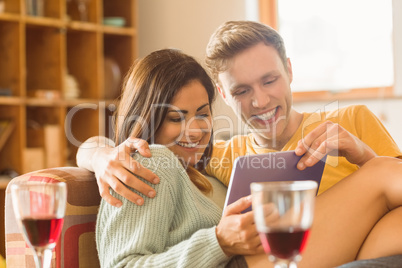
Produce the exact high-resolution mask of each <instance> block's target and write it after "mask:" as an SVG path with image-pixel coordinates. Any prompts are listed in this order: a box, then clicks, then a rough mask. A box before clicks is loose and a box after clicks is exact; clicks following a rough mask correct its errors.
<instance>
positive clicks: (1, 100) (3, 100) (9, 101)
mask: <svg viewBox="0 0 402 268" xmlns="http://www.w3.org/2000/svg"><path fill="white" fill-rule="evenodd" d="M20 104H25V101H24V99H23V98H20V97H2V96H0V105H20Z"/></svg>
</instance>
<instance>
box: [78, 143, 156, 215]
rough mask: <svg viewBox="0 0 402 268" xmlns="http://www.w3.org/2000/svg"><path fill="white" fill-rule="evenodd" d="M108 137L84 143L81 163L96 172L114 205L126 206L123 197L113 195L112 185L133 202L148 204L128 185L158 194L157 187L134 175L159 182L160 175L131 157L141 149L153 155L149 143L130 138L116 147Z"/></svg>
mask: <svg viewBox="0 0 402 268" xmlns="http://www.w3.org/2000/svg"><path fill="white" fill-rule="evenodd" d="M104 139H106V138H104V137H93V138H90V139H89V140H87V141H85V143H83V144H82V145H81V146H80V148H79V151H78V154H77V164H78V166H80V167H84V168H86V169H88V170H91V171H94V172H95V177H96V181H97V183H98V187H99V193H100V195H101V196H102V198H103V199H105V201H106V202H108V203H109V204H111V205H112V206H115V207H120V206H121V205H122V202H121V201H120V200H119V199H117V198H114V197H113V196H112V195H111V194H110V192H109V188H110V187H111V188H112V189H113V190H114V191H115V192H116V193H118V194H119V195H121V196H122V197H124V198H126V199H128V200H130V201H131V202H133V203H135V204H137V205H142V204H144V199H143V198H142V197H141V196H140V195H138V194H137V193H135V192H133V191H131V190H130V189H128V188H127V186H130V187H132V188H134V189H135V190H137V191H138V192H140V193H142V194H144V195H146V196H148V197H151V198H152V197H155V195H156V192H155V190H154V189H153V188H152V187H151V186H149V185H147V184H146V183H144V182H143V181H141V180H140V179H138V178H137V177H136V176H134V175H133V174H136V175H137V176H140V177H142V178H144V179H146V180H147V181H149V182H151V183H154V184H157V183H159V178H158V177H157V176H156V175H155V174H154V173H153V172H151V171H150V170H148V169H146V168H144V167H143V166H142V165H141V164H140V163H138V162H137V161H135V160H134V159H133V158H132V157H131V156H130V155H131V154H132V153H134V152H135V151H138V152H139V153H140V154H141V155H143V156H145V157H150V156H151V153H150V151H149V146H148V143H147V142H146V141H144V140H141V139H137V138H129V139H127V140H126V141H125V142H123V143H122V144H120V145H119V146H117V147H113V144H112V143H111V141H110V142H105V140H104ZM89 145H91V146H89ZM123 183H124V184H125V185H124V184H123ZM126 185H127V186H126Z"/></svg>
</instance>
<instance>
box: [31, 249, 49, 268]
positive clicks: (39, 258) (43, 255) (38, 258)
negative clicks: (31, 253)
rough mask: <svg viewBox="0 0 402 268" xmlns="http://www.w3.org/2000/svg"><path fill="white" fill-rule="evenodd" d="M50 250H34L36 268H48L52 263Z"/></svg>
mask: <svg viewBox="0 0 402 268" xmlns="http://www.w3.org/2000/svg"><path fill="white" fill-rule="evenodd" d="M52 255H53V254H52V249H50V248H42V249H35V263H36V267H37V268H50V264H51V262H52Z"/></svg>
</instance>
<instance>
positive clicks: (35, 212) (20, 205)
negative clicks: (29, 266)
mask: <svg viewBox="0 0 402 268" xmlns="http://www.w3.org/2000/svg"><path fill="white" fill-rule="evenodd" d="M11 194H12V201H13V207H14V214H15V218H16V219H17V222H18V225H19V227H20V230H21V232H22V234H23V236H24V238H25V240H26V242H27V243H28V245H29V247H30V248H31V249H32V250H33V252H34V259H35V263H36V267H37V268H49V267H50V265H51V261H52V256H53V253H52V251H53V249H54V248H55V247H56V243H57V240H58V239H59V236H60V233H61V231H62V227H63V222H64V219H63V218H64V215H65V212H66V205H67V184H66V183H64V182H54V183H49V182H38V181H21V182H18V183H14V184H12V185H11Z"/></svg>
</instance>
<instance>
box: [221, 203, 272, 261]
mask: <svg viewBox="0 0 402 268" xmlns="http://www.w3.org/2000/svg"><path fill="white" fill-rule="evenodd" d="M250 205H251V196H247V197H243V198H240V199H239V200H237V201H236V202H234V203H232V204H230V205H229V206H227V207H226V209H225V211H224V213H223V216H222V219H221V220H220V222H219V224H218V226H217V227H216V237H217V239H218V242H219V245H220V246H221V248H222V250H223V252H225V254H226V255H227V256H232V255H253V254H257V253H263V252H264V250H263V248H262V245H261V241H260V237H259V235H258V232H257V229H256V226H255V223H254V214H253V212H252V211H249V212H246V213H244V214H241V212H242V211H243V210H245V209H246V208H248V207H249V206H250Z"/></svg>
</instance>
